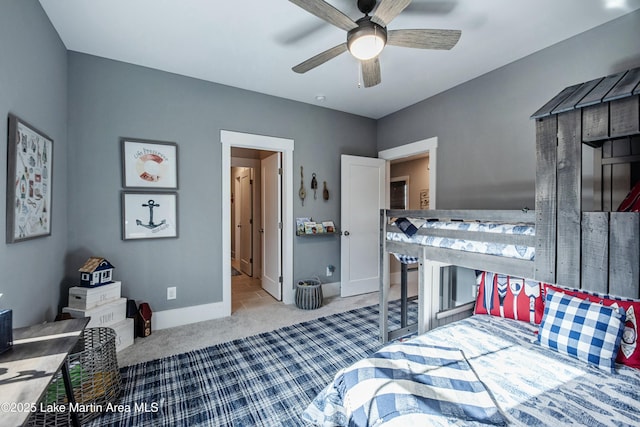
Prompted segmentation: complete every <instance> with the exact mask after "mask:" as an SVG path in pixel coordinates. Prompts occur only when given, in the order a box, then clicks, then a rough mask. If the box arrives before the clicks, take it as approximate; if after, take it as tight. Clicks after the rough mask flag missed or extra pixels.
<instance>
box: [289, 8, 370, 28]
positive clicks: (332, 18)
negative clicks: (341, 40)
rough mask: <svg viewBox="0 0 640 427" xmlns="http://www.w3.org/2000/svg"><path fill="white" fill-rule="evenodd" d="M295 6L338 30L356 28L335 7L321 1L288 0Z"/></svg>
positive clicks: (354, 24)
mask: <svg viewBox="0 0 640 427" xmlns="http://www.w3.org/2000/svg"><path fill="white" fill-rule="evenodd" d="M289 1H290V2H291V3H293V4H295V5H296V6H299V7H301V8H303V9H304V10H306V11H307V12H309V13H311V14H312V15H315V16H317V17H318V18H320V19H324V20H325V21H327V22H328V23H330V24H333V25H335V26H336V27H338V28H342V29H343V30H345V31H349V30H352V29H354V28H356V27H357V26H358V24H356V23H355V22H353V20H352V19H351V18H349V17H348V16H347V15H345V14H344V13H342V12H340V11H339V10H338V9H336V8H335V7H333V6H331V5H330V4H329V3H327V2H325V1H323V0H289Z"/></svg>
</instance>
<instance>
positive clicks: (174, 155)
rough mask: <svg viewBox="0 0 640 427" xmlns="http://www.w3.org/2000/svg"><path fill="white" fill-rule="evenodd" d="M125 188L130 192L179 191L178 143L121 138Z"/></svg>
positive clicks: (123, 184)
mask: <svg viewBox="0 0 640 427" xmlns="http://www.w3.org/2000/svg"><path fill="white" fill-rule="evenodd" d="M120 144H121V150H120V151H121V157H122V186H123V187H124V188H129V189H144V190H148V189H160V190H177V189H178V144H176V143H175V142H166V141H151V140H146V139H136V138H120Z"/></svg>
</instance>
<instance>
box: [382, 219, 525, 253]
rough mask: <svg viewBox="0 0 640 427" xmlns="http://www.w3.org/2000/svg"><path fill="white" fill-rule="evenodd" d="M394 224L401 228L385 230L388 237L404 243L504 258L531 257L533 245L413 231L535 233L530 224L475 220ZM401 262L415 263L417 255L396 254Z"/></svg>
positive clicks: (396, 220)
mask: <svg viewBox="0 0 640 427" xmlns="http://www.w3.org/2000/svg"><path fill="white" fill-rule="evenodd" d="M394 222H395V224H396V225H397V226H398V227H399V228H400V229H401V230H402V231H403V232H401V233H396V232H392V231H388V232H387V236H386V237H387V240H390V241H395V242H403V243H415V244H418V245H422V246H433V247H438V248H446V249H454V250H459V251H466V252H474V253H481V254H487V255H495V256H501V257H507V258H516V259H523V260H529V261H530V260H533V259H534V257H535V247H533V246H521V245H509V244H504V243H490V242H483V241H479V240H463V239H452V238H447V237H436V236H430V235H428V234H427V235H422V234H416V232H417V231H418V230H419V229H421V228H424V229H440V230H462V231H477V232H479V233H499V234H519V235H526V236H533V235H535V226H534V225H533V224H527V223H519V224H503V223H498V222H474V221H426V220H424V219H414V218H396V219H394ZM396 257H397V258H398V259H399V260H400V261H401V262H404V263H412V262H417V259H416V258H411V257H405V256H402V255H396Z"/></svg>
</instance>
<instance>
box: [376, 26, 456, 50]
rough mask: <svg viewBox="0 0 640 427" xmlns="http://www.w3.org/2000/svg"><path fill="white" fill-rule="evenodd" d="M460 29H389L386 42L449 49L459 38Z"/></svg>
mask: <svg viewBox="0 0 640 427" xmlns="http://www.w3.org/2000/svg"><path fill="white" fill-rule="evenodd" d="M461 34H462V31H460V30H426V29H425V30H390V31H387V44H388V45H391V46H401V47H412V48H417V49H441V50H449V49H451V48H452V47H454V46H455V45H456V43H458V40H460V35H461Z"/></svg>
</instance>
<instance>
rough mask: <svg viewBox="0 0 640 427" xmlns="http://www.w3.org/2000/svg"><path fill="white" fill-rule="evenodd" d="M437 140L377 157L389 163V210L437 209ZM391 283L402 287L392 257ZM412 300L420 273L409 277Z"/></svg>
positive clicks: (404, 147)
mask: <svg viewBox="0 0 640 427" xmlns="http://www.w3.org/2000/svg"><path fill="white" fill-rule="evenodd" d="M437 148H438V138H437V137H433V138H428V139H424V140H421V141H417V142H413V143H411V144H407V145H402V146H399V147H396V148H391V149H389V150H385V151H380V152H379V153H378V157H380V158H382V159H385V160H387V188H388V191H387V201H386V206H387V207H390V208H392V209H393V208H394V206H395V208H400V207H401V206H402V205H404V206H405V209H420V210H423V209H436V207H435V204H436V158H437ZM389 264H390V265H389V273H390V277H389V280H390V283H391V284H394V285H395V284H399V283H400V263H399V261H397V260H396V259H395V257H394V256H393V255H389ZM407 279H408V286H409V288H408V291H409V296H413V295H417V294H418V276H417V272H415V271H410V272H409V274H408V277H407Z"/></svg>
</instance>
